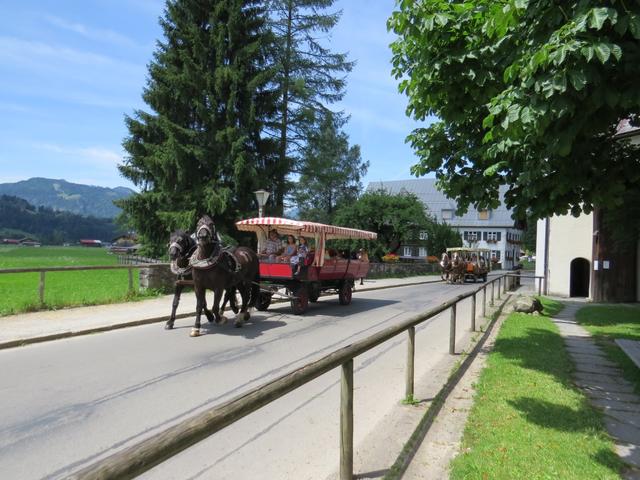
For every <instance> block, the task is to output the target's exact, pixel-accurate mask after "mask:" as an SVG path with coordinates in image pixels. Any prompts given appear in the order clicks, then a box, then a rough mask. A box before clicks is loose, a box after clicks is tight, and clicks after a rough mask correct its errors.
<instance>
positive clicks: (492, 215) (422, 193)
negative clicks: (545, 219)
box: [367, 178, 523, 269]
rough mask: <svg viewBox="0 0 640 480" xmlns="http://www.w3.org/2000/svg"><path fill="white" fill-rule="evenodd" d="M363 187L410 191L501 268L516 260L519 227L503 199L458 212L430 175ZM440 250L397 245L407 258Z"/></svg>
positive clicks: (518, 244) (465, 243) (518, 250)
mask: <svg viewBox="0 0 640 480" xmlns="http://www.w3.org/2000/svg"><path fill="white" fill-rule="evenodd" d="M367 190H368V191H376V190H385V191H386V192H388V193H390V194H392V195H397V194H399V193H401V192H403V191H404V192H408V193H413V194H415V195H416V196H417V197H418V198H419V199H420V201H421V202H422V203H423V204H424V206H425V209H426V211H427V213H428V214H429V215H432V216H433V217H435V218H436V219H437V220H438V222H440V223H443V222H446V223H447V224H448V225H449V226H451V227H452V228H453V229H455V230H457V231H458V232H459V233H460V235H461V236H462V239H463V244H464V246H465V247H475V248H488V249H489V250H491V255H492V257H495V259H496V260H497V261H498V262H500V263H501V264H502V268H505V269H510V268H513V266H514V265H515V264H517V263H518V260H519V258H520V255H521V247H522V241H523V231H522V230H520V229H517V228H515V226H514V220H513V219H512V218H511V211H510V210H509V209H508V208H506V207H505V206H504V203H503V202H501V204H500V206H499V207H498V208H497V209H495V210H476V209H473V208H472V207H470V208H469V210H468V211H467V213H465V214H464V215H462V216H458V215H456V210H457V208H458V205H457V204H456V202H455V201H454V200H451V199H450V198H448V197H447V196H446V195H445V194H444V193H442V192H440V191H439V190H438V189H437V188H436V180H435V179H433V178H420V179H412V180H393V181H385V182H371V183H370V184H369V186H368V187H367ZM503 196H504V189H501V192H500V198H501V199H502V198H503ZM422 234H423V233H421V235H422ZM424 234H425V235H426V233H424ZM441 253H442V252H427V251H426V249H425V248H424V247H420V246H419V245H414V244H411V243H407V244H406V245H402V246H401V247H400V257H401V258H404V259H407V260H414V259H424V258H426V256H427V255H435V256H439V255H440V254H441Z"/></svg>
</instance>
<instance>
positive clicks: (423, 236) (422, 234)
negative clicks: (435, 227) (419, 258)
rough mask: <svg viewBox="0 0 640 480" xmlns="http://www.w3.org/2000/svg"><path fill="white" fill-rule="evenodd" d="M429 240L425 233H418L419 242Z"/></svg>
mask: <svg viewBox="0 0 640 480" xmlns="http://www.w3.org/2000/svg"><path fill="white" fill-rule="evenodd" d="M428 238H429V234H428V233H427V232H420V240H427V239H428Z"/></svg>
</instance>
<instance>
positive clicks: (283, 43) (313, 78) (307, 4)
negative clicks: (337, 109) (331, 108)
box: [268, 0, 353, 214]
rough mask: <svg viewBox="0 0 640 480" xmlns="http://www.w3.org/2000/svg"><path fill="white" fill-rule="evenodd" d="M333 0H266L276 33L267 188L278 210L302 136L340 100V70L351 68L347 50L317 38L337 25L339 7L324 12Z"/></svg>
mask: <svg viewBox="0 0 640 480" xmlns="http://www.w3.org/2000/svg"><path fill="white" fill-rule="evenodd" d="M333 3H334V0H269V1H268V4H269V10H270V12H271V14H270V18H271V23H270V28H271V30H272V31H273V33H274V35H275V37H276V52H277V53H276V71H277V75H276V78H275V84H276V85H277V89H278V95H279V107H278V116H277V118H276V122H275V123H274V124H272V125H271V129H272V132H271V133H272V135H273V136H274V138H277V140H278V151H277V156H278V157H277V163H276V165H275V175H274V177H273V180H272V184H271V187H270V188H271V190H272V193H273V197H274V203H275V211H276V213H278V214H280V213H282V211H283V208H284V200H285V197H286V196H287V193H288V191H289V187H290V186H289V184H288V179H287V177H288V175H289V174H290V173H291V171H293V170H296V169H298V168H299V166H298V165H297V164H298V162H299V160H300V157H301V153H302V150H303V149H304V147H305V145H306V139H307V137H308V136H309V135H310V133H311V132H313V131H314V130H317V127H318V125H319V123H320V121H321V120H322V117H323V113H324V110H326V108H327V107H328V105H330V104H332V103H334V102H336V101H338V100H340V99H342V97H343V96H344V90H345V85H346V83H345V75H346V74H347V73H348V72H350V71H351V69H352V68H353V62H349V61H347V56H346V54H343V53H332V52H331V51H330V50H329V49H328V48H326V47H324V46H323V45H322V43H321V42H322V37H325V36H326V35H327V33H329V32H330V31H331V29H332V28H333V27H334V26H335V25H336V24H337V22H338V20H339V19H340V12H333V13H324V12H326V9H328V8H330V7H331V6H332V5H333Z"/></svg>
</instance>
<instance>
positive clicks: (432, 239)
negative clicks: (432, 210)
mask: <svg viewBox="0 0 640 480" xmlns="http://www.w3.org/2000/svg"><path fill="white" fill-rule="evenodd" d="M428 219H429V222H428V224H427V227H426V229H425V231H426V232H427V240H426V242H425V244H426V247H427V252H428V253H429V255H435V256H438V255H440V254H441V253H443V252H445V251H446V250H447V248H450V247H461V246H462V236H461V235H460V232H458V231H457V230H454V229H453V228H451V226H450V225H448V224H447V223H446V222H442V223H439V222H438V220H437V219H435V218H433V217H431V216H428Z"/></svg>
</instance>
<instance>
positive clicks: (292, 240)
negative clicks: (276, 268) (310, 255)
mask: <svg viewBox="0 0 640 480" xmlns="http://www.w3.org/2000/svg"><path fill="white" fill-rule="evenodd" d="M297 250H298V247H297V245H296V237H294V236H293V235H287V245H286V246H285V247H284V252H283V253H282V256H280V257H279V258H278V260H280V261H282V262H288V261H289V260H291V257H293V256H294V255H295V254H296V252H297Z"/></svg>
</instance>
